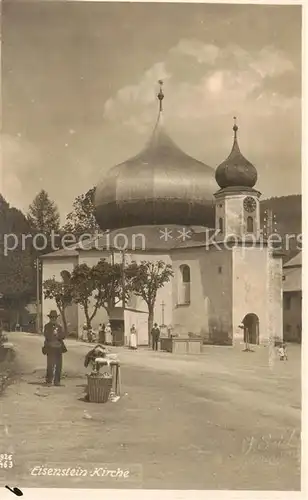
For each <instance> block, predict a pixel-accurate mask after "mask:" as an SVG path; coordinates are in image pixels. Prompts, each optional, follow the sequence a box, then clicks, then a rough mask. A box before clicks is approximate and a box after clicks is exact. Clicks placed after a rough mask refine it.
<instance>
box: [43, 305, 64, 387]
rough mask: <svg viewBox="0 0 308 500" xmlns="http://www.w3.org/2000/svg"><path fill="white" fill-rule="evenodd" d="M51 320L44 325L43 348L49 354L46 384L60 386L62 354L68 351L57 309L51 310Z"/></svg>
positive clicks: (49, 315)
mask: <svg viewBox="0 0 308 500" xmlns="http://www.w3.org/2000/svg"><path fill="white" fill-rule="evenodd" d="M48 317H49V322H48V323H46V325H45V327H44V336H45V343H44V347H43V349H42V351H43V354H46V355H47V370H46V385H51V384H52V383H54V385H56V386H59V385H61V384H60V381H61V372H62V354H63V353H64V352H66V351H67V349H66V347H65V344H64V342H63V339H64V338H65V336H64V333H63V330H62V327H61V325H59V324H58V317H59V315H58V313H57V311H50V313H49V314H48Z"/></svg>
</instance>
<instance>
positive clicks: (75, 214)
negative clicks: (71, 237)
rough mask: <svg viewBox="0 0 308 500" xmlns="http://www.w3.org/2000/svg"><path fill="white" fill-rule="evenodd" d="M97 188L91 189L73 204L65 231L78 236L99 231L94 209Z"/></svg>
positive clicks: (78, 197) (67, 217) (64, 227)
mask: <svg viewBox="0 0 308 500" xmlns="http://www.w3.org/2000/svg"><path fill="white" fill-rule="evenodd" d="M94 193H95V188H92V189H89V191H87V192H86V193H85V194H82V195H80V196H77V198H76V199H75V201H74V203H73V210H72V212H70V213H69V214H68V215H67V216H66V222H65V224H64V226H63V230H64V231H65V232H67V233H73V234H75V235H76V236H80V235H81V234H85V233H90V234H94V233H95V232H96V231H99V226H98V224H97V222H96V219H95V215H94V212H95V208H94Z"/></svg>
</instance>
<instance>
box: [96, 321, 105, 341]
mask: <svg viewBox="0 0 308 500" xmlns="http://www.w3.org/2000/svg"><path fill="white" fill-rule="evenodd" d="M105 329H106V326H105V323H103V324H101V323H100V324H99V327H98V342H99V343H100V344H105V342H106V335H105Z"/></svg>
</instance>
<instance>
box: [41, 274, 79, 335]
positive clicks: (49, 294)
mask: <svg viewBox="0 0 308 500" xmlns="http://www.w3.org/2000/svg"><path fill="white" fill-rule="evenodd" d="M68 274H69V273H68ZM62 279H63V281H62V282H61V281H56V279H55V278H52V279H48V280H46V281H44V283H43V291H44V298H45V299H52V300H54V301H55V302H56V304H57V308H58V309H59V312H60V315H61V319H62V323H63V329H64V333H65V335H67V334H68V329H67V321H66V314H65V313H66V309H67V307H68V306H70V305H71V303H72V300H73V296H72V286H71V283H70V277H68V279H67V278H66V276H65V275H64V274H62Z"/></svg>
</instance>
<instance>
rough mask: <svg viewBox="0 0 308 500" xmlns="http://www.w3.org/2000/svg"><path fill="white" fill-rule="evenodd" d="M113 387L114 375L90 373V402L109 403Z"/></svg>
mask: <svg viewBox="0 0 308 500" xmlns="http://www.w3.org/2000/svg"><path fill="white" fill-rule="evenodd" d="M111 387H112V377H97V376H95V375H88V395H89V401H90V403H107V401H108V399H109V394H110V391H111Z"/></svg>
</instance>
